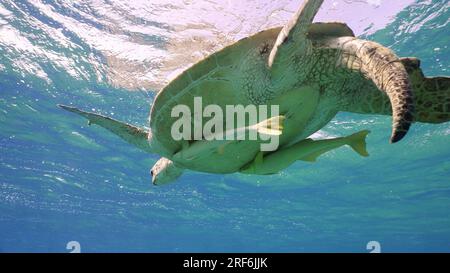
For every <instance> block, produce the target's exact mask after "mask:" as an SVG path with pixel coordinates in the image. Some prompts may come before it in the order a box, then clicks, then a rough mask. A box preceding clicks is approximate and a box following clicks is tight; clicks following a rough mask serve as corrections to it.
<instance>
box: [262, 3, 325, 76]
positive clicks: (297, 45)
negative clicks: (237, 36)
mask: <svg viewBox="0 0 450 273" xmlns="http://www.w3.org/2000/svg"><path fill="white" fill-rule="evenodd" d="M322 3H323V0H305V1H304V2H303V4H302V6H301V7H300V8H299V9H298V11H297V12H296V13H295V14H294V15H293V16H292V18H291V20H290V21H289V22H288V23H287V24H286V25H285V26H284V27H283V28H282V29H281V31H280V33H279V34H278V37H277V40H276V42H275V44H274V46H273V48H272V50H271V52H270V55H269V60H268V65H269V67H270V70H271V74H272V77H273V78H280V77H282V75H283V74H285V72H286V64H287V63H290V62H291V60H292V57H293V55H303V54H305V53H307V52H308V51H309V50H310V48H311V42H310V41H309V39H307V34H308V29H309V27H310V25H311V23H312V21H313V19H314V16H315V15H316V14H317V12H318V11H319V9H320V6H321V5H322Z"/></svg>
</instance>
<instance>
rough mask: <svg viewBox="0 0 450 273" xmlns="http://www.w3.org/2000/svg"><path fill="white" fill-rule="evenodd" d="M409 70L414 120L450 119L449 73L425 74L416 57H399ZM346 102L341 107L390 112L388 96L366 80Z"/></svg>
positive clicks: (380, 112)
mask: <svg viewBox="0 0 450 273" xmlns="http://www.w3.org/2000/svg"><path fill="white" fill-rule="evenodd" d="M400 61H401V63H402V64H403V65H404V67H405V69H406V71H407V72H408V74H409V79H410V81H411V84H412V93H413V96H414V104H415V105H414V106H415V109H416V110H415V111H416V113H415V115H414V121H415V122H424V123H443V122H447V121H450V77H431V78H428V77H425V76H424V74H423V72H422V69H421V68H420V60H419V59H417V58H400ZM363 88H364V89H365V90H366V91H365V92H358V94H355V96H353V97H348V100H346V101H345V103H343V107H342V109H341V110H342V111H346V112H353V113H361V114H381V115H391V113H392V111H391V109H390V107H389V98H388V97H387V96H386V95H384V94H382V93H380V92H378V90H376V87H374V86H373V85H370V84H367V85H366V86H363Z"/></svg>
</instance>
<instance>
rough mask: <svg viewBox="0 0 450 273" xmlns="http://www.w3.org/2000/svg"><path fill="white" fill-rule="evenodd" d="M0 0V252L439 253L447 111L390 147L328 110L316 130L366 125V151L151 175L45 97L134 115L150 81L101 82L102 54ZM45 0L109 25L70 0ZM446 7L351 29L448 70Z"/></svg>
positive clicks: (141, 114) (385, 126) (449, 227)
mask: <svg viewBox="0 0 450 273" xmlns="http://www.w3.org/2000/svg"><path fill="white" fill-rule="evenodd" d="M0 3H1V5H0V16H1V17H0V31H3V32H0V33H1V35H3V37H2V36H0V37H1V38H2V39H0V41H1V42H0V128H1V130H0V234H1V236H0V251H4V252H25V251H27V252H68V250H67V249H66V244H67V243H68V242H69V241H78V242H79V243H80V245H81V250H82V252H136V251H138V252H141V251H143V252H233V251H238V252H368V250H367V249H366V245H367V243H368V242H369V241H378V242H379V243H380V245H381V249H382V251H383V252H397V251H405V252H415V251H425V252H434V251H438V252H449V251H450V178H449V177H450V160H449V159H450V142H449V135H450V123H445V124H439V125H430V124H414V126H413V127H412V129H411V131H410V133H409V134H408V136H407V137H406V138H405V139H404V140H402V141H401V142H400V143H398V144H395V145H392V144H389V143H388V137H389V134H390V127H391V118H390V117H385V116H364V115H357V114H350V113H340V114H338V116H337V117H336V118H335V119H334V120H333V121H332V122H330V124H328V125H327V126H326V127H325V128H323V130H321V133H322V134H323V135H334V136H341V135H348V134H350V133H353V132H356V131H359V130H362V129H370V130H371V131H372V133H371V134H370V135H369V137H368V150H369V153H370V157H368V158H361V157H359V156H357V155H356V154H355V153H354V152H353V151H351V150H350V149H348V148H341V149H338V150H334V151H331V152H329V153H328V154H326V155H324V156H322V157H321V158H320V160H318V162H316V163H314V164H311V163H305V162H297V163H295V164H293V165H292V166H290V167H289V168H288V169H286V170H285V171H283V172H282V173H280V174H277V175H272V176H248V175H243V174H231V175H213V174H204V173H198V172H191V171H188V172H186V173H185V174H184V175H183V176H182V177H181V178H180V179H179V181H178V182H176V183H173V184H170V185H167V186H163V187H153V186H152V185H151V178H150V174H149V170H150V167H151V166H152V165H153V164H154V163H155V162H156V161H157V160H158V156H156V155H149V154H145V153H143V152H142V151H139V150H138V149H136V148H134V147H132V146H130V145H128V144H127V143H125V142H123V141H122V140H120V139H119V138H117V137H116V136H114V135H112V134H110V133H109V132H107V131H105V130H103V129H102V128H98V127H95V126H90V127H89V126H87V124H86V122H85V120H82V119H81V118H79V117H77V116H75V115H73V114H71V113H67V112H64V111H62V110H61V109H59V108H57V107H56V104H57V103H64V104H73V105H76V106H80V107H81V108H83V109H88V110H92V111H95V112H99V113H102V114H105V115H109V116H113V117H114V118H118V119H120V120H123V121H126V122H129V123H133V124H136V125H140V126H145V125H146V122H147V118H148V113H149V108H150V105H151V103H152V101H153V98H154V92H152V91H151V90H144V89H142V90H140V91H130V90H129V89H128V88H126V86H125V87H124V86H121V87H119V86H120V85H119V86H117V85H116V84H112V83H111V82H108V81H105V80H103V78H104V77H106V76H105V75H104V74H102V73H100V75H99V71H100V72H102V71H103V72H104V73H105V74H106V73H107V72H106V68H105V66H108V65H110V64H111V60H107V59H106V57H105V56H104V53H102V52H100V51H99V50H98V48H95V47H92V46H91V45H89V44H87V43H86V41H85V40H83V39H80V38H79V35H78V34H77V33H75V32H73V30H71V29H67V28H66V27H64V26H60V25H59V24H61V23H60V22H59V21H58V17H52V16H49V15H48V13H46V10H45V9H44V8H42V9H40V7H41V6H39V5H34V4H31V3H30V2H28V1H0ZM44 4H45V5H46V6H50V7H52V9H53V11H54V12H56V13H57V14H60V15H64V16H66V17H70V18H71V20H72V21H73V22H79V23H80V24H88V25H91V26H93V27H94V28H96V29H98V30H104V29H105V28H106V27H110V26H105V25H102V24H100V23H98V22H97V21H95V19H90V18H91V17H90V16H87V15H86V13H89V12H91V11H90V10H89V9H88V8H85V7H84V6H82V5H81V6H76V8H77V9H75V10H71V9H67V8H65V7H64V6H63V5H61V4H60V3H59V2H58V1H50V0H49V1H42V5H44ZM8 12H9V13H8ZM90 14H91V15H92V14H93V15H96V14H95V13H93V12H91V13H90ZM98 16H101V15H98ZM11 18H13V19H11ZM30 18H32V19H33V20H31V19H30ZM449 18H450V11H449V4H448V3H447V1H445V0H442V1H417V2H415V3H412V4H410V5H408V6H407V7H406V8H404V9H403V10H402V11H401V12H400V13H398V14H397V15H396V16H395V18H393V19H392V21H391V22H390V23H389V24H388V25H387V26H386V27H384V28H383V29H380V30H378V31H376V32H374V33H370V34H366V35H365V36H366V37H365V38H368V39H371V40H375V41H377V42H380V43H382V44H384V45H386V46H389V47H390V48H392V49H393V50H394V51H395V52H396V53H397V54H398V55H399V56H416V57H418V58H420V59H421V60H422V68H423V70H424V72H425V74H426V75H429V76H431V75H449V74H450V50H449V41H450V28H449ZM72 21H71V22H72ZM149 24H151V22H150V23H149ZM45 28H53V29H57V30H59V32H58V33H62V35H63V36H64V37H66V39H67V40H68V43H70V44H72V45H73V46H70V47H65V46H63V45H62V44H61V43H57V42H55V41H56V40H55V39H53V38H54V37H52V35H50V34H51V33H50V32H46V31H44V29H45ZM49 33H50V34H49ZM19 34H23V35H25V36H20V37H28V41H31V42H30V44H27V43H25V42H23V41H22V40H21V38H20V37H19ZM7 35H9V36H7ZM14 35H15V36H14ZM53 35H57V34H53ZM141 39H143V40H145V39H150V40H151V41H152V43H154V44H158V43H162V40H163V39H162V40H158V37H153V36H151V35H147V36H145V37H144V38H142V37H141ZM5 41H6V42H5ZM8 41H9V43H7V42H8ZM19 42H21V43H19ZM39 50H43V51H39ZM24 52H25V53H24ZM30 52H31V53H34V54H31V53H30ZM63 57H65V58H67V59H63ZM49 59H53V60H55V59H56V60H58V61H61V62H63V61H64V60H67V63H68V66H69V67H71V68H72V69H73V71H71V70H67V69H66V70H64V69H62V68H61V66H58V65H55V63H54V62H51V61H49ZM30 60H31V61H30ZM61 62H60V63H61ZM70 62H73V63H70ZM43 73H44V74H43ZM43 79H44V80H43Z"/></svg>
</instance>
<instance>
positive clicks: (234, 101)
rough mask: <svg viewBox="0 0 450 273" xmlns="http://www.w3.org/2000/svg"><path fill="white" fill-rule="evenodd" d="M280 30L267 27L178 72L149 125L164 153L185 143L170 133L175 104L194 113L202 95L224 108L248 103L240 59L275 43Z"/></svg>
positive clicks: (156, 105)
mask: <svg viewBox="0 0 450 273" xmlns="http://www.w3.org/2000/svg"><path fill="white" fill-rule="evenodd" d="M279 31H280V28H274V29H269V30H265V31H262V32H259V33H257V34H255V35H253V36H250V37H247V38H243V39H241V40H239V41H238V42H236V43H234V44H232V45H230V46H228V47H225V48H223V49H222V50H220V51H217V52H215V53H214V54H212V55H210V56H208V57H207V58H205V59H203V60H201V61H200V62H198V63H196V64H194V65H193V66H191V67H190V68H188V69H187V70H185V71H184V72H183V73H181V74H180V75H178V77H176V78H175V79H174V80H173V81H171V82H170V83H169V84H168V85H167V86H165V87H164V88H163V89H162V90H161V91H160V92H159V93H158V94H157V96H156V97H155V100H154V102H153V105H152V108H151V112H150V128H151V130H152V134H153V136H152V137H153V138H156V140H157V142H158V143H159V145H160V146H162V147H161V148H162V150H163V151H162V153H163V155H165V156H170V155H172V154H173V153H175V152H177V151H179V150H180V149H181V148H182V147H183V145H184V144H183V142H185V140H180V141H177V140H174V139H173V137H172V135H171V128H172V125H173V123H174V122H175V121H176V120H177V119H178V117H172V116H171V112H172V109H173V108H174V107H175V106H177V105H186V106H188V107H189V108H190V109H191V113H192V115H193V114H194V98H195V97H201V98H202V103H203V106H205V105H210V104H215V105H219V106H220V107H221V108H223V109H224V110H225V105H238V104H244V105H245V104H246V103H247V101H245V96H244V95H243V92H242V88H241V86H239V85H238V84H236V79H237V78H239V76H240V75H239V66H240V65H242V63H241V61H242V59H243V58H244V56H245V54H248V52H249V51H251V50H255V47H258V46H260V45H261V44H263V43H270V44H273V42H274V40H275V39H276V37H277V35H278V32H279ZM192 118H193V116H192ZM204 121H205V120H204ZM203 124H204V123H203Z"/></svg>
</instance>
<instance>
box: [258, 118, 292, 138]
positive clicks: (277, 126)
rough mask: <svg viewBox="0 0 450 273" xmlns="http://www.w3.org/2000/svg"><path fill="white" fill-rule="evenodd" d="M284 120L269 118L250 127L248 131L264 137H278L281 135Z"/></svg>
mask: <svg viewBox="0 0 450 273" xmlns="http://www.w3.org/2000/svg"><path fill="white" fill-rule="evenodd" d="M284 120H285V117H284V116H275V117H271V118H268V119H266V120H263V121H261V122H260V123H258V124H255V125H253V126H251V127H250V129H251V130H256V131H257V132H258V133H260V134H264V135H271V136H279V135H281V134H282V133H283V123H284Z"/></svg>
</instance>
